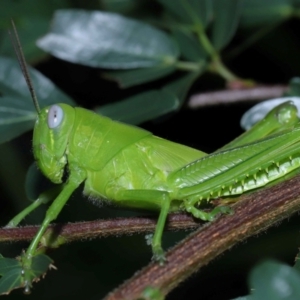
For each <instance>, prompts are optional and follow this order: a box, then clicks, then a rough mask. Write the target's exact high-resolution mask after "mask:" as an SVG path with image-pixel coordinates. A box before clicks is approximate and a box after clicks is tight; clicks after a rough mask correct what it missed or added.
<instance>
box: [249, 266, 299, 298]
mask: <svg viewBox="0 0 300 300" xmlns="http://www.w3.org/2000/svg"><path fill="white" fill-rule="evenodd" d="M299 283H300V274H299V273H298V272H297V271H296V270H294V269H293V268H292V267H290V266H287V265H285V264H281V263H278V262H275V261H266V262H263V263H261V264H260V265H258V266H257V267H256V268H255V269H254V270H253V271H252V272H251V274H250V280H249V286H250V287H251V289H253V290H254V292H253V295H252V297H253V300H261V299H272V300H294V299H300V284H299Z"/></svg>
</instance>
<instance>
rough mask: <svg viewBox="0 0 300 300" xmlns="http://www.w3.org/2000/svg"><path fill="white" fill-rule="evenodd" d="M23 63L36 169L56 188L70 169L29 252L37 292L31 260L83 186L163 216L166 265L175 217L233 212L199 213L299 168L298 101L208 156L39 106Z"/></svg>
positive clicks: (99, 119)
mask: <svg viewBox="0 0 300 300" xmlns="http://www.w3.org/2000/svg"><path fill="white" fill-rule="evenodd" d="M14 31H15V28H14ZM15 35H16V37H17V34H16V31H15ZM17 41H18V37H17ZM18 43H19V42H18ZM19 48H20V47H19ZM21 56H22V57H23V54H22V52H21ZM22 65H23V68H22V69H23V73H25V78H26V80H27V82H29V87H30V91H31V95H32V98H33V102H34V104H35V107H36V110H37V119H36V123H35V127H34V133H33V153H34V157H35V160H36V162H37V165H38V167H39V168H40V170H41V171H42V173H43V174H44V175H45V176H46V177H48V178H49V179H50V180H51V181H52V182H54V183H57V184H60V183H62V178H63V174H64V171H65V169H67V170H68V174H69V176H68V179H67V181H66V182H65V183H64V184H63V185H62V188H60V189H59V192H58V193H57V196H56V197H55V199H54V201H53V203H52V204H51V205H50V207H49V209H48V210H47V213H46V216H45V218H44V220H43V222H42V224H41V226H40V228H39V230H38V232H37V234H36V235H35V237H34V239H33V240H32V242H31V243H30V245H29V247H28V249H27V250H26V252H25V253H24V254H23V255H22V265H23V271H24V272H23V276H24V285H25V290H29V289H30V287H31V281H32V280H31V277H30V270H31V266H32V259H33V257H34V256H35V254H36V250H37V247H38V245H39V243H40V241H41V238H42V236H43V235H44V233H45V231H46V229H47V228H48V226H49V224H50V223H51V222H52V221H53V220H55V219H56V217H57V216H58V214H59V213H60V211H61V210H62V208H63V207H64V205H65V204H66V202H67V201H68V199H69V197H70V196H71V194H72V193H73V192H74V190H75V189H77V188H78V186H79V185H80V184H81V183H84V194H85V195H87V196H88V197H91V198H93V199H95V200H94V201H97V200H100V199H101V200H102V199H106V200H107V201H108V202H109V203H112V204H114V205H117V206H125V207H132V208H138V209H147V210H156V211H158V212H159V217H158V221H157V225H156V228H155V233H154V236H153V238H152V240H151V245H152V251H153V258H154V259H155V260H157V261H158V262H159V263H160V264H163V263H164V262H165V256H164V251H163V249H162V246H161V240H162V233H163V230H164V226H165V223H166V219H167V216H168V214H169V213H170V212H176V211H186V212H189V213H191V214H192V215H193V216H194V217H195V218H198V219H201V220H205V221H212V220H214V218H215V217H216V215H218V214H219V213H229V212H231V209H230V208H229V207H228V206H216V207H214V208H213V209H212V210H211V211H209V212H208V211H204V210H202V209H201V208H200V206H201V205H202V204H206V203H209V202H210V200H211V199H216V198H219V197H224V196H235V195H240V194H242V193H244V192H246V191H249V190H253V189H257V188H260V187H262V186H265V185H266V184H268V183H270V182H272V181H274V180H277V179H279V178H281V177H282V176H283V175H284V174H286V173H289V172H291V171H293V170H294V169H296V168H298V167H299V165H300V158H299V155H298V154H297V153H298V152H299V149H298V147H299V146H298V142H299V136H300V134H299V131H300V123H298V118H297V117H296V108H295V107H294V106H293V105H292V104H291V103H285V104H283V105H281V106H279V107H277V108H276V109H274V110H273V111H272V112H270V113H269V114H268V116H267V117H266V118H265V119H264V120H263V121H261V122H260V123H259V124H257V125H256V126H254V127H253V128H252V129H251V130H250V131H248V132H247V133H245V134H244V135H242V136H241V137H240V138H238V139H236V140H235V141H233V142H232V143H230V144H229V145H227V146H226V147H224V148H222V149H221V150H218V151H216V152H215V153H213V154H211V155H206V154H205V153H203V152H201V151H199V150H196V149H193V148H190V147H187V146H184V145H181V144H177V143H174V142H171V141H168V140H165V139H162V138H159V137H156V136H154V135H152V134H151V133H150V132H149V131H146V130H143V129H141V128H137V127H133V126H129V125H126V124H122V123H119V122H115V121H113V120H111V119H109V118H107V117H104V116H100V115H97V114H96V113H94V112H92V111H89V110H86V109H83V108H79V107H75V108H73V107H71V106H69V105H66V104H63V103H59V104H55V105H52V106H50V107H45V108H43V109H40V108H39V105H38V101H37V99H36V96H35V93H34V90H33V89H32V87H31V83H30V77H29V75H28V72H26V67H25V65H26V64H25V60H24V58H22ZM24 69H25V72H24ZM265 136H267V137H266V138H264V139H260V140H257V139H259V138H262V137H265ZM36 206H37V204H36V203H33V204H32V205H30V206H29V207H28V208H26V209H25V210H24V211H23V212H21V213H20V214H19V215H18V216H16V217H15V218H14V219H13V220H12V221H11V222H10V223H9V225H8V226H16V225H17V224H18V222H19V221H20V220H21V219H22V218H24V217H25V216H26V215H27V214H28V213H29V212H31V211H32V210H33V209H34V208H35V207H36Z"/></svg>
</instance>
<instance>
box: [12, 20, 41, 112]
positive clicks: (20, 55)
mask: <svg viewBox="0 0 300 300" xmlns="http://www.w3.org/2000/svg"><path fill="white" fill-rule="evenodd" d="M10 21H11V25H12V29H13V34H12V33H11V31H10V30H9V31H8V33H9V37H10V40H11V43H12V45H13V47H14V50H15V53H16V56H17V58H18V62H19V65H20V68H21V70H22V73H23V76H24V78H25V80H26V83H27V86H28V89H29V92H30V94H31V98H32V100H33V104H34V106H35V109H36V111H37V113H38V114H39V113H40V112H41V109H40V106H39V102H38V99H37V96H36V94H35V91H34V88H33V84H32V81H31V77H30V75H29V72H28V68H27V65H26V60H25V57H24V53H23V49H22V46H21V42H20V38H19V35H18V32H17V29H16V25H15V23H14V21H13V19H11V20H10Z"/></svg>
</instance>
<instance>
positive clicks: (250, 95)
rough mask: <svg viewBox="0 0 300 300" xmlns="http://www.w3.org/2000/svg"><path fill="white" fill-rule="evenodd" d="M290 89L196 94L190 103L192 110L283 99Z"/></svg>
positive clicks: (266, 87)
mask: <svg viewBox="0 0 300 300" xmlns="http://www.w3.org/2000/svg"><path fill="white" fill-rule="evenodd" d="M287 89H288V87H287V86H284V85H273V86H255V87H252V88H246V89H231V90H230V89H229V90H222V91H217V92H207V93H201V94H194V95H192V96H191V97H190V99H189V101H188V106H189V107H190V108H199V107H203V106H210V105H218V104H228V103H235V102H243V101H247V102H249V101H259V100H267V99H271V98H276V97H281V96H282V94H283V93H284V92H286V91H287Z"/></svg>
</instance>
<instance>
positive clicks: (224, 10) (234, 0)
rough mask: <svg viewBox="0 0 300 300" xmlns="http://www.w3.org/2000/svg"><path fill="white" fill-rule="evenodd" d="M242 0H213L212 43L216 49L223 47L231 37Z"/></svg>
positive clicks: (238, 16) (235, 26)
mask: <svg viewBox="0 0 300 300" xmlns="http://www.w3.org/2000/svg"><path fill="white" fill-rule="evenodd" d="M242 2H243V1H242V0H231V1H224V0H214V2H213V3H214V5H213V6H214V22H213V27H212V44H213V45H214V46H215V48H216V49H217V50H221V49H222V48H224V47H225V46H226V45H227V43H228V42H229V41H230V40H231V38H232V37H233V35H234V33H235V31H236V29H237V26H238V22H239V19H240V15H241V10H242Z"/></svg>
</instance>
